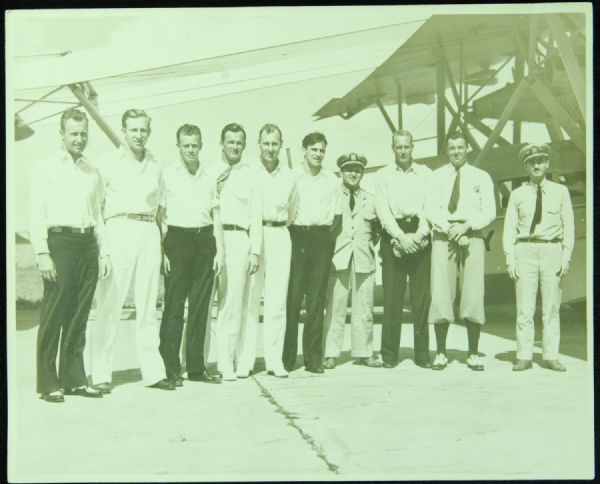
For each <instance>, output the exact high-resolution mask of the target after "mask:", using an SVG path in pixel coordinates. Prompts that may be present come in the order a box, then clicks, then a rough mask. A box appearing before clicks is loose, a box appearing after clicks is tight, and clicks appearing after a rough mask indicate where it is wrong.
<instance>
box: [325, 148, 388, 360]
mask: <svg viewBox="0 0 600 484" xmlns="http://www.w3.org/2000/svg"><path fill="white" fill-rule="evenodd" d="M337 165H338V167H339V169H340V171H341V173H342V185H340V195H339V197H340V202H341V205H342V207H343V212H342V226H341V232H340V233H339V234H338V236H337V239H336V244H335V251H334V253H333V260H332V266H333V267H332V269H333V272H332V273H331V275H330V276H329V288H328V292H327V297H328V302H327V306H326V310H325V320H324V322H323V346H324V351H323V355H324V357H325V359H324V361H323V368H325V369H326V370H332V369H333V368H335V365H336V358H338V357H339V356H340V354H341V352H342V343H343V341H344V328H345V326H346V308H347V307H348V295H349V293H350V290H352V314H351V318H350V324H351V327H352V330H351V335H352V337H351V355H352V356H353V357H354V358H356V359H355V360H354V364H355V365H364V366H369V367H373V368H377V367H380V366H381V363H380V362H379V361H378V360H377V358H375V357H374V356H373V292H374V291H375V245H376V244H377V242H378V241H379V234H380V230H379V228H378V227H379V224H378V223H377V217H376V215H375V201H374V199H373V196H372V195H371V194H370V193H367V192H366V191H365V190H363V189H362V188H361V187H360V181H361V179H362V177H363V174H364V170H365V166H366V165H367V159H366V158H365V157H364V156H360V155H357V154H356V153H350V154H347V155H342V156H340V157H339V158H338V160H337Z"/></svg>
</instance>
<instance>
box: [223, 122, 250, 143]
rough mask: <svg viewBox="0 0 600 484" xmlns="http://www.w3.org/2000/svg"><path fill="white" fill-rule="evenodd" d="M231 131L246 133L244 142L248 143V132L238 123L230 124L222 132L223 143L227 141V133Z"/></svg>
mask: <svg viewBox="0 0 600 484" xmlns="http://www.w3.org/2000/svg"><path fill="white" fill-rule="evenodd" d="M227 131H231V132H232V133H240V132H242V133H244V142H245V141H246V130H245V129H244V128H243V127H242V125H241V124H238V123H229V124H227V125H225V127H224V128H223V129H222V130H221V141H225V133H227Z"/></svg>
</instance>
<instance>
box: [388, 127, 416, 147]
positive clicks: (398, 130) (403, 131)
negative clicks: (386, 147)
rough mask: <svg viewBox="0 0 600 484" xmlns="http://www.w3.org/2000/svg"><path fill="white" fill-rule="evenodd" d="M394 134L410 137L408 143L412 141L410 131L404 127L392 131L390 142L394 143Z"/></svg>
mask: <svg viewBox="0 0 600 484" xmlns="http://www.w3.org/2000/svg"><path fill="white" fill-rule="evenodd" d="M396 136H407V137H408V138H410V144H412V143H413V135H412V133H411V132H410V131H407V130H405V129H397V130H396V131H394V133H393V134H392V144H393V143H394V139H396Z"/></svg>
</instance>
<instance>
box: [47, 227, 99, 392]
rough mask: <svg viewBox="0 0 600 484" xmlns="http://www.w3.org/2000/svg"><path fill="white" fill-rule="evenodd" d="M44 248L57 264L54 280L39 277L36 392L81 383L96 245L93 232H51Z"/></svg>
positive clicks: (74, 386) (94, 272)
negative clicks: (57, 357)
mask: <svg viewBox="0 0 600 484" xmlns="http://www.w3.org/2000/svg"><path fill="white" fill-rule="evenodd" d="M48 249H49V252H50V257H51V258H52V260H53V262H54V266H55V268H56V281H54V282H50V281H47V280H46V279H44V295H43V297H42V304H41V308H40V327H39V329H38V335H37V391H38V393H51V392H53V391H56V390H58V389H59V388H67V389H71V388H77V387H80V386H83V385H85V384H86V375H85V368H84V365H83V349H84V347H85V330H86V326H87V321H88V317H89V315H90V309H91V307H92V300H93V298H94V291H95V290H96V283H97V282H98V245H97V243H96V238H95V237H94V234H68V233H54V232H50V233H49V234H48ZM59 341H60V356H59V363H58V373H57V371H56V356H57V354H58V351H59Z"/></svg>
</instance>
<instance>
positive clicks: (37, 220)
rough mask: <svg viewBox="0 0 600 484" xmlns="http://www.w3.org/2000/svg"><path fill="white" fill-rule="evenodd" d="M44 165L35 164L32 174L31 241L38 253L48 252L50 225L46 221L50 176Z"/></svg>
mask: <svg viewBox="0 0 600 484" xmlns="http://www.w3.org/2000/svg"><path fill="white" fill-rule="evenodd" d="M43 171H44V170H43V167H41V166H40V165H37V166H34V167H33V171H32V173H31V176H30V183H29V186H30V190H31V192H30V204H29V241H30V242H31V245H32V246H33V250H34V251H35V253H36V254H47V253H49V252H50V251H49V250H48V226H47V223H46V197H47V194H48V190H49V187H48V181H49V178H48V177H47V176H45V173H44V172H43Z"/></svg>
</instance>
